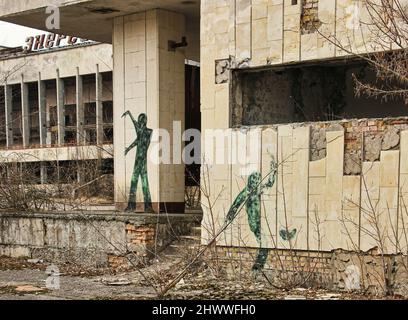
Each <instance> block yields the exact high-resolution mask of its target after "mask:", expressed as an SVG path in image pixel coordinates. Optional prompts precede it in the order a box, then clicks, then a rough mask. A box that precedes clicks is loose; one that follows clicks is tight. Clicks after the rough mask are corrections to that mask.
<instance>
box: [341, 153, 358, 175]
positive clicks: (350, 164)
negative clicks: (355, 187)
mask: <svg viewBox="0 0 408 320" xmlns="http://www.w3.org/2000/svg"><path fill="white" fill-rule="evenodd" d="M344 173H345V174H346V175H359V174H361V155H360V154H359V153H346V154H345V155H344Z"/></svg>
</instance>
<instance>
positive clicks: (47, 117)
mask: <svg viewBox="0 0 408 320" xmlns="http://www.w3.org/2000/svg"><path fill="white" fill-rule="evenodd" d="M45 122H46V124H47V129H46V136H47V139H46V144H47V146H48V147H50V146H51V145H52V132H51V130H48V128H50V123H51V113H50V106H49V105H47V104H46V105H45Z"/></svg>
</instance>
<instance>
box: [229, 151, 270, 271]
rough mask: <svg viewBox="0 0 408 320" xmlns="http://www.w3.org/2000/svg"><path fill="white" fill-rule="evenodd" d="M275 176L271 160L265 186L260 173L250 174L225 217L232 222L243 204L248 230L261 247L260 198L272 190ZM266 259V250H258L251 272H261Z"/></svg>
mask: <svg viewBox="0 0 408 320" xmlns="http://www.w3.org/2000/svg"><path fill="white" fill-rule="evenodd" d="M276 174H277V165H276V163H275V161H274V160H273V159H272V162H271V172H270V173H269V177H268V180H267V182H266V183H265V184H262V176H261V173H259V172H254V173H252V174H251V175H250V176H249V178H248V183H247V186H246V187H245V188H244V190H242V191H241V192H240V193H239V195H238V196H237V197H236V199H235V201H234V203H233V204H232V206H231V208H230V209H229V211H228V214H227V217H226V222H232V221H233V220H234V219H235V218H236V216H237V215H238V213H239V209H240V208H241V206H242V205H243V204H244V203H245V209H246V212H247V216H248V224H249V228H250V229H251V231H252V233H253V234H254V235H255V237H256V240H257V242H258V243H259V245H261V196H262V194H263V192H264V190H265V189H268V188H272V186H273V185H274V183H275V180H276ZM267 257H268V249H264V248H260V249H259V251H258V256H257V258H256V261H255V264H254V266H253V267H252V270H253V271H259V270H261V269H262V268H263V267H264V265H265V262H266V259H267Z"/></svg>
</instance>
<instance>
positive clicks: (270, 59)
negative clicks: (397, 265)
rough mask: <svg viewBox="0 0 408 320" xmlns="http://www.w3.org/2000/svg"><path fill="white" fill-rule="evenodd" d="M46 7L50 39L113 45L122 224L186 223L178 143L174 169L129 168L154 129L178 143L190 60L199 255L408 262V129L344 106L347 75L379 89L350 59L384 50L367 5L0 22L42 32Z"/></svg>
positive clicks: (198, 8)
mask: <svg viewBox="0 0 408 320" xmlns="http://www.w3.org/2000/svg"><path fill="white" fill-rule="evenodd" d="M49 2H52V3H54V4H55V5H57V6H59V8H60V12H61V30H60V32H63V33H66V34H74V35H77V36H80V37H84V38H88V39H92V40H95V41H102V42H107V43H112V45H113V104H114V108H113V127H114V131H115V135H114V159H115V203H116V206H117V208H118V209H120V210H122V209H126V208H129V206H130V209H134V208H136V209H137V208H141V209H142V210H143V206H144V208H145V209H146V202H147V203H148V204H149V206H148V209H153V210H154V211H156V212H159V211H165V212H182V211H183V210H184V189H185V169H184V165H183V164H182V163H180V162H179V161H176V160H177V159H179V158H181V157H182V151H181V148H179V145H181V144H182V143H183V142H184V141H182V138H177V137H176V139H173V140H172V141H171V147H172V148H171V149H172V152H171V160H172V161H171V162H170V163H161V162H159V163H155V162H149V161H148V162H147V165H145V166H143V165H142V166H141V167H139V166H138V164H140V163H142V164H143V163H144V162H143V161H144V160H146V154H143V152H141V153H140V154H139V150H142V151H143V150H145V149H146V150H147V149H149V152H153V153H156V154H154V155H153V157H155V158H159V157H160V149H159V148H153V149H152V148H151V145H150V142H152V143H154V142H157V139H158V137H157V136H156V135H155V134H154V133H153V134H152V135H150V134H151V132H150V131H149V130H150V129H152V130H153V131H154V130H158V129H164V130H166V131H167V132H169V133H170V136H173V137H174V135H173V133H174V130H175V127H174V121H176V122H177V123H178V126H179V129H180V130H181V131H183V129H184V128H185V119H186V110H187V108H186V104H185V101H186V99H185V96H186V77H185V75H186V73H185V61H186V60H193V61H197V62H199V63H200V73H201V76H200V80H201V81H200V82H201V84H200V93H201V119H202V120H201V149H202V150H201V159H202V160H201V172H202V177H201V179H202V181H201V185H202V186H203V180H206V181H207V183H208V184H207V185H210V187H211V188H210V189H211V192H208V194H207V195H208V202H207V204H206V203H205V202H206V200H203V204H202V208H203V211H204V219H203V224H202V225H203V230H202V231H203V236H202V241H203V243H207V242H208V241H209V240H210V239H211V238H212V237H213V236H214V235H215V234H217V232H216V230H219V229H220V228H222V227H223V226H227V228H226V230H225V232H223V233H222V235H221V237H220V239H219V242H218V244H219V245H223V246H227V247H242V246H245V247H254V248H258V247H261V248H288V247H291V248H294V249H301V250H306V249H307V250H324V251H330V250H333V249H337V248H342V249H348V250H369V249H372V248H374V247H378V246H379V243H380V244H381V250H382V251H383V252H387V253H392V252H395V251H400V250H404V249H406V247H407V243H406V242H407V241H406V239H405V237H404V230H406V221H408V220H407V219H404V215H405V213H404V205H403V203H404V202H405V201H407V200H408V199H406V196H407V191H406V190H405V188H406V186H405V182H406V180H407V177H408V169H407V168H408V162H407V161H408V157H407V152H408V140H407V139H408V135H407V134H408V133H407V129H408V120H407V118H406V116H408V114H407V109H406V108H405V104H404V102H403V101H398V100H397V101H389V102H382V101H380V100H374V99H364V98H361V97H360V98H359V97H356V96H355V95H354V91H353V85H352V77H353V75H354V74H359V75H361V77H363V78H365V79H368V80H370V79H375V74H373V73H372V71H370V69H369V68H368V66H367V63H366V62H365V61H364V59H361V57H360V58H359V55H361V54H365V53H367V52H373V51H378V50H380V49H379V48H378V46H377V43H376V41H375V40H376V39H374V38H373V37H372V33H370V30H369V26H367V25H366V24H364V23H362V21H364V20H366V19H368V18H369V15H368V13H367V11H366V10H365V8H364V6H362V3H361V1H352V0H347V1H336V0H320V1H309V0H306V1H293V0H229V1H221V0H201V1H198V0H197V1H188V2H187V1H185V2H182V3H180V2H179V1H160V0H156V1H150V2H149V4H146V3H145V2H143V1H133V2H132V4H131V5H130V4H129V3H128V1H125V0H117V1H102V0H94V1H85V0H83V1H75V3H71V2H65V1H36V2H35V4H34V2H30V3H27V2H25V1H14V2H13V4H10V3H9V1H6V0H3V1H0V19H2V20H5V21H10V22H14V23H19V24H22V25H26V26H30V27H36V28H44V21H45V20H46V17H47V15H46V12H45V8H46V5H48V4H49ZM356 12H357V13H358V14H357V15H356ZM370 35H371V36H370ZM183 37H186V41H183ZM333 39H336V41H339V42H340V43H341V44H342V47H343V49H340V47H339V46H338V45H336V44H335V43H333ZM90 48H91V49H92V47H90ZM391 49H392V47H391ZM351 53H354V54H353V55H351ZM64 63H65V64H66V63H68V64H70V62H69V61H68V60H64V61H63V60H61V64H62V65H63V64H64ZM91 65H92V68H93V70H95V68H94V67H95V63H93V64H91ZM60 68H61V67H60ZM100 68H101V65H100ZM55 69H57V68H54V70H53V71H52V72H53V74H54V75H55ZM99 72H101V70H100V71H99ZM74 74H75V73H74ZM36 76H37V75H36ZM60 77H62V71H60V76H59V78H60ZM59 78H58V77H57V83H58V79H59ZM37 80H38V79H37ZM37 80H36V81H37ZM18 81H20V82H19V83H21V80H18ZM59 83H61V82H60V81H59ZM23 87H24V86H23ZM6 90H8V89H7V87H6ZM57 92H59V91H58V90H57ZM58 99H59V98H58V97H57V101H58ZM130 115H132V116H133V119H134V120H132V118H130V117H128V116H130ZM132 122H133V123H132ZM60 124H61V122H60ZM135 126H136V127H137V128H136V133H135ZM23 127H24V126H23ZM57 129H58V130H59V132H63V128H61V126H60V127H59V128H57ZM138 130H139V131H138ZM210 130H212V131H211V134H210V135H207V134H206V133H207V132H210ZM214 130H215V131H217V130H218V131H217V132H214ZM215 135H218V138H217V139H216V140H215V138H214V137H215ZM139 136H141V137H145V138H144V141H145V143H144V144H143V145H140V143H142V142H140V141H139V142H137V140H136V142H135V138H137V139H138V137H139ZM220 136H221V138H220ZM24 137H25V138H24ZM44 137H45V135H44ZM23 138H24V139H23V144H24V141H25V142H26V143H27V141H28V140H27V133H25V135H24V134H23ZM51 139H52V138H51ZM220 139H221V140H222V141H223V143H221V144H219V141H220ZM146 141H149V142H148V143H146ZM214 141H215V142H214ZM58 143H59V144H61V143H64V141H63V140H62V141H58ZM134 143H136V144H137V145H138V150H137V151H136V150H135V149H132V150H130V149H129V150H128V148H129V146H132V145H133V144H134ZM149 147H150V148H149ZM146 150H145V151H146ZM125 151H126V152H125ZM135 158H136V159H138V161H136V165H135ZM146 167H147V168H146ZM275 168H277V171H276V175H273V174H272V173H273V172H275ZM272 176H273V178H272ZM135 181H136V186H138V188H136V187H135ZM137 181H140V182H139V185H137ZM147 182H148V183H147ZM259 186H262V190H259V189H258V187H259ZM254 190H256V191H254ZM147 191H148V192H147ZM261 191H262V192H261ZM253 192H255V195H254V194H253ZM248 199H250V201H248ZM248 202H249V203H248ZM150 205H151V206H150ZM132 206H134V208H133V207H132ZM234 212H237V214H236V215H234ZM373 217H374V218H375V219H374V220H375V221H374V222H375V224H376V225H373ZM229 220H233V221H232V222H231V221H230V222H231V223H230V224H228V223H226V222H228V221H229ZM376 226H377V227H378V226H380V230H381V234H380V235H378V234H377V235H375V234H376V232H377V231H376V229H378V228H376ZM367 230H368V231H367Z"/></svg>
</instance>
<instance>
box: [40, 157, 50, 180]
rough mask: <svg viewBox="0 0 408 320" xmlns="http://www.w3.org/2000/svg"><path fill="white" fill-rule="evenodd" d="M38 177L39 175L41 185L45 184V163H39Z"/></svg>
mask: <svg viewBox="0 0 408 320" xmlns="http://www.w3.org/2000/svg"><path fill="white" fill-rule="evenodd" d="M40 175H41V184H47V180H48V179H47V166H46V165H45V163H43V162H41V167H40Z"/></svg>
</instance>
